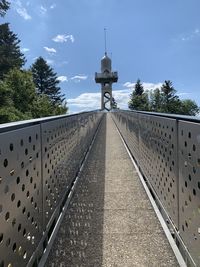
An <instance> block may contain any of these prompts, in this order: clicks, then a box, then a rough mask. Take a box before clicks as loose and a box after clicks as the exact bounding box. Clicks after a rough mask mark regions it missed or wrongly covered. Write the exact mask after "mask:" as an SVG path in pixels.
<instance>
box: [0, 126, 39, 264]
mask: <svg viewBox="0 0 200 267" xmlns="http://www.w3.org/2000/svg"><path fill="white" fill-rule="evenodd" d="M40 150H41V144H40V127H39V126H33V127H26V128H24V129H19V130H15V131H11V132H7V133H1V134H0V166H1V167H0V266H1V267H4V266H6V267H7V266H9V267H11V266H20V267H21V266H26V264H27V262H28V260H29V259H30V257H31V255H32V253H33V252H34V250H35V248H36V246H37V245H38V243H39V241H40V239H41V236H42V183H41V164H40V162H41V151H40Z"/></svg>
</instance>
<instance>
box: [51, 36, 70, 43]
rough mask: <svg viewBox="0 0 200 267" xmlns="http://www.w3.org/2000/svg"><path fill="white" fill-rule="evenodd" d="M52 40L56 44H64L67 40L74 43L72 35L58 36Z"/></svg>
mask: <svg viewBox="0 0 200 267" xmlns="http://www.w3.org/2000/svg"><path fill="white" fill-rule="evenodd" d="M52 40H53V41H54V42H56V43H66V42H67V41H68V40H70V41H71V42H72V43H73V42H74V36H73V35H72V34H70V35H66V34H58V35H57V36H55V37H54V38H53V39H52Z"/></svg>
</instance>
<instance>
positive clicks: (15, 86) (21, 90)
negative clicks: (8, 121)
mask: <svg viewBox="0 0 200 267" xmlns="http://www.w3.org/2000/svg"><path fill="white" fill-rule="evenodd" d="M4 82H5V84H6V85H7V87H8V88H9V89H10V90H11V91H12V101H13V104H14V107H15V108H16V109H18V110H19V111H21V112H23V113H25V112H30V111H31V108H32V104H33V101H34V99H35V98H36V93H35V85H34V83H33V78H32V74H31V73H30V72H29V71H20V70H18V69H12V70H11V71H10V72H9V73H8V74H7V75H6V76H5V79H4Z"/></svg>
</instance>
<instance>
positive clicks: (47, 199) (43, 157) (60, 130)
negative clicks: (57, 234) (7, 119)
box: [0, 111, 103, 267]
mask: <svg viewBox="0 0 200 267" xmlns="http://www.w3.org/2000/svg"><path fill="white" fill-rule="evenodd" d="M102 116H103V113H101V112H99V111H95V112H87V113H81V114H77V115H71V116H56V117H50V118H43V119H37V120H30V121H26V122H16V123H9V124H3V125H1V126H0V164H1V168H0V266H1V267H5V266H9V267H11V266H20V267H23V266H37V263H38V260H39V259H40V257H41V256H42V254H43V251H44V250H45V248H46V246H47V243H48V241H49V238H50V236H51V233H52V231H53V229H54V226H55V224H56V221H57V219H58V217H59V215H60V213H61V212H62V208H63V206H64V204H65V202H66V198H67V197H68V194H69V191H70V188H71V187H72V185H73V183H74V179H75V177H76V175H77V172H78V170H79V168H80V166H81V163H82V161H83V159H84V157H85V154H86V152H87V150H88V147H89V146H90V144H91V141H92V139H93V137H94V134H95V132H96V130H97V127H98V125H99V123H100V120H101V117H102Z"/></svg>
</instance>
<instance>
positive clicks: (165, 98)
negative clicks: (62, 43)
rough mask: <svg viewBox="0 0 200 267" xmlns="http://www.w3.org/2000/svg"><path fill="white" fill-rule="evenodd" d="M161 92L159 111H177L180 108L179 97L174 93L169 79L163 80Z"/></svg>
mask: <svg viewBox="0 0 200 267" xmlns="http://www.w3.org/2000/svg"><path fill="white" fill-rule="evenodd" d="M161 92H162V105H161V112H165V113H178V112H179V110H180V105H181V102H180V99H179V97H178V96H177V95H176V90H175V89H174V87H173V85H172V82H171V81H169V80H168V81H165V82H164V83H163V85H162V87H161Z"/></svg>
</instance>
